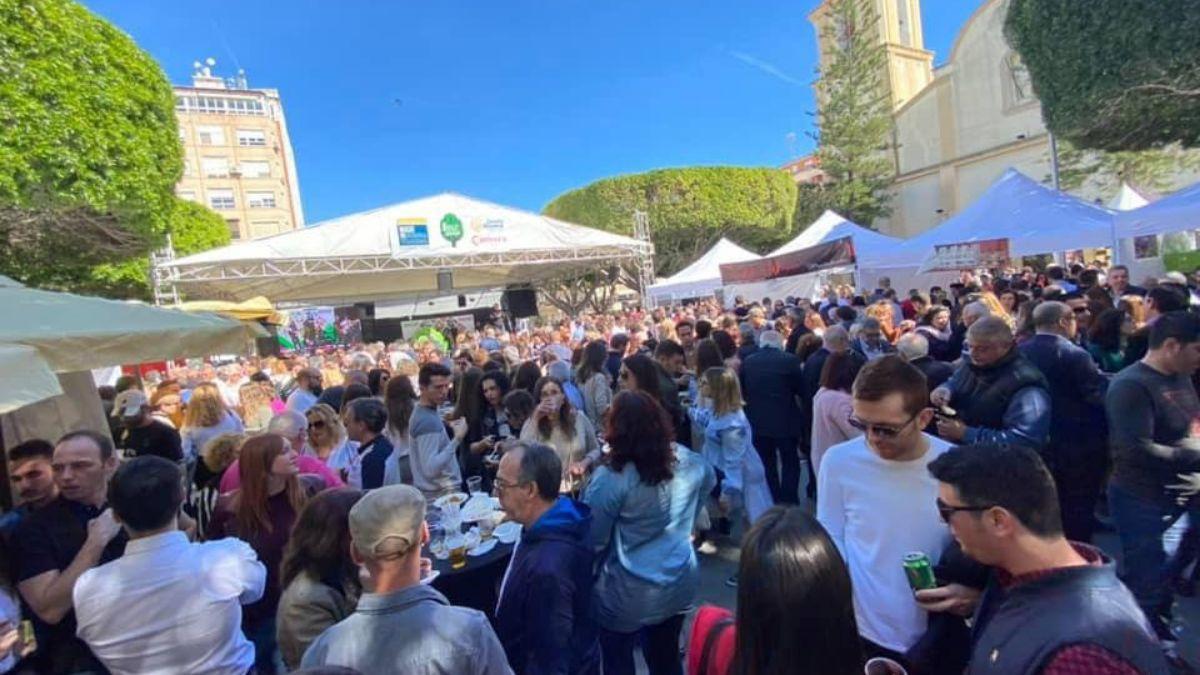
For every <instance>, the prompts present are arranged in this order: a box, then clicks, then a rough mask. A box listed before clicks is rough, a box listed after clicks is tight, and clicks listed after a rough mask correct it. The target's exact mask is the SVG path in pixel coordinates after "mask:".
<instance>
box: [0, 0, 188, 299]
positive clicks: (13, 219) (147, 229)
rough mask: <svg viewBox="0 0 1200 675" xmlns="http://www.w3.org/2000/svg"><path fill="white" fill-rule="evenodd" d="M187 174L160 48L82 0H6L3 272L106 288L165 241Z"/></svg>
mask: <svg viewBox="0 0 1200 675" xmlns="http://www.w3.org/2000/svg"><path fill="white" fill-rule="evenodd" d="M181 170H182V151H181V148H180V143H179V138H178V130H177V124H176V121H175V112H174V95H173V94H172V91H171V85H170V83H169V82H168V80H167V78H166V76H165V75H164V74H163V72H162V69H161V68H160V67H159V66H158V64H157V63H156V62H155V61H154V60H153V59H152V58H151V57H150V56H149V55H147V54H146V53H145V52H143V51H142V50H141V49H139V48H138V47H137V45H136V44H134V42H133V40H131V39H130V38H129V37H128V36H127V35H125V34H124V33H122V32H121V31H119V30H118V29H116V28H115V27H113V26H112V25H111V24H109V23H108V22H106V21H104V20H103V19H100V18H99V17H97V16H95V15H94V14H92V13H91V12H89V11H88V10H87V9H85V8H84V7H82V6H81V5H79V4H78V3H76V2H73V1H71V0H0V273H4V274H7V275H10V276H13V277H14V278H17V279H19V280H21V281H24V282H27V283H30V284H34V285H38V286H43V287H51V288H64V289H81V288H87V287H89V286H94V285H95V284H96V283H97V282H98V280H97V277H96V276H95V275H94V274H93V271H94V269H95V267H96V266H97V265H100V264H103V263H116V262H119V261H123V260H129V259H133V258H136V257H140V256H144V255H145V254H147V253H148V252H149V251H150V250H151V249H152V248H154V247H156V246H159V245H161V242H162V240H163V237H164V235H165V234H166V232H167V229H168V227H169V222H170V219H171V217H172V214H173V213H174V212H175V209H176V205H175V197H174V186H175V183H176V182H177V181H178V180H179V177H180V174H181ZM101 276H102V275H101Z"/></svg>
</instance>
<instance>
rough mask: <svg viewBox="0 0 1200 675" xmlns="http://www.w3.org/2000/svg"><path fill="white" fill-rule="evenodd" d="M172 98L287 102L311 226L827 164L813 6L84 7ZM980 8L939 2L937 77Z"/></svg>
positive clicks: (246, 3) (932, 42) (933, 19)
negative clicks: (678, 171)
mask: <svg viewBox="0 0 1200 675" xmlns="http://www.w3.org/2000/svg"><path fill="white" fill-rule="evenodd" d="M85 4H86V5H87V6H88V7H90V8H91V9H92V10H94V11H96V12H97V13H99V14H100V15H102V16H104V17H105V18H107V19H108V20H110V21H112V22H113V23H115V24H116V25H117V26H119V27H120V28H121V29H123V30H125V31H126V32H128V33H129V34H130V35H132V36H133V38H134V39H135V40H136V41H137V42H138V44H139V45H141V47H142V48H143V49H145V50H147V51H148V52H149V53H150V54H151V55H153V56H154V57H155V58H156V59H157V60H158V61H159V63H160V64H162V66H163V69H164V70H165V71H166V72H167V75H168V76H169V77H170V78H171V80H172V82H176V83H186V82H188V81H189V76H190V73H191V64H192V62H193V61H195V60H197V59H203V58H205V57H209V56H211V57H213V58H216V59H217V62H218V64H217V71H218V73H219V74H222V75H232V74H233V73H234V72H235V70H236V68H237V67H239V66H240V67H242V68H244V69H245V70H246V72H247V75H248V77H249V79H250V85H251V86H258V87H274V88H276V89H279V90H280V93H281V95H282V97H283V102H284V107H285V111H286V114H287V118H288V127H289V129H290V132H291V135H292V144H293V148H294V150H295V152H296V161H297V163H298V172H299V174H300V188H301V194H302V198H303V200H304V208H305V216H306V219H307V220H308V222H309V223H314V222H318V221H320V220H323V219H327V218H331V217H334V216H338V215H342V214H346V213H353V212H355V211H361V210H364V209H368V208H374V207H378V206H382V205H385V204H390V203H395V202H400V201H404V200H406V199H411V198H416V197H421V196H424V195H428V194H432V193H436V192H440V191H443V190H453V191H456V192H461V193H464V194H467V195H471V196H476V197H480V198H484V199H489V200H492V201H497V202H501V203H504V204H509V205H513V206H517V207H521V208H527V209H531V210H540V209H541V208H542V207H543V206H544V205H545V204H546V203H547V202H549V201H550V200H551V199H553V198H554V197H555V196H556V195H558V194H559V193H561V192H563V191H565V190H568V189H570V188H574V187H578V186H581V185H584V184H586V183H588V182H590V181H592V180H595V179H598V178H602V177H605V176H612V175H616V174H623V173H634V172H638V171H645V170H648V169H654V168H661V167H670V166H685V165H695V164H733V165H778V164H782V163H783V162H786V161H787V160H788V159H789V158H791V157H792V156H796V155H802V154H806V153H807V152H809V151H810V150H811V149H812V141H811V139H809V137H808V136H807V135H806V132H808V131H810V130H811V128H812V116H811V111H812V110H813V100H812V89H811V82H812V80H813V79H814V74H815V68H816V61H817V51H816V40H815V34H814V31H813V29H812V27H811V26H810V25H809V23H808V21H807V19H806V15H807V13H808V11H810V10H811V9H812V8H813V7H815V6H816V5H817V0H803V1H800V2H796V1H794V0H793V1H790V2H784V1H774V2H758V1H755V0H747V1H746V2H728V1H726V2H712V1H708V0H699V1H696V0H692V1H690V2H688V1H685V0H651V1H647V0H640V1H631V0H592V1H590V2H585V1H584V0H544V1H542V2H535V1H532V0H528V1H526V0H502V1H488V0H475V1H473V2H466V1H458V0H441V1H439V2H414V1H411V0H410V1H405V2H396V1H390V2H372V1H367V0H346V1H340V2H334V1H333V0H325V1H319V0H276V1H274V2H267V1H265V0H239V1H237V2H232V1H228V0H215V1H213V2H207V3H186V4H185V3H180V2H166V1H163V0H85ZM979 4H980V3H979V2H978V1H977V0H925V1H924V3H923V14H924V17H923V18H924V27H925V41H926V46H927V47H928V48H930V49H932V50H934V52H935V53H936V55H937V56H936V57H935V58H936V59H937V61H938V62H941V61H942V60H943V59H944V58H945V56H946V54H947V53H948V51H949V49H950V46H951V45H952V44H953V40H954V37H955V35H956V34H957V32H958V30H959V28H960V27H961V26H962V24H963V23H964V22H965V21H966V19H967V17H968V16H970V14H971V12H972V11H974V9H975V8H976V7H978V5H979Z"/></svg>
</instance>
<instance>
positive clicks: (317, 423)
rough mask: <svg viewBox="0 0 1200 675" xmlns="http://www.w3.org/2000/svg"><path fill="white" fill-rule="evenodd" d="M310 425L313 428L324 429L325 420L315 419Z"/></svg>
mask: <svg viewBox="0 0 1200 675" xmlns="http://www.w3.org/2000/svg"><path fill="white" fill-rule="evenodd" d="M308 426H309V427H311V428H313V429H323V428H325V420H313V421H311V422H309V423H308Z"/></svg>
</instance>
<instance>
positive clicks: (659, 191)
mask: <svg viewBox="0 0 1200 675" xmlns="http://www.w3.org/2000/svg"><path fill="white" fill-rule="evenodd" d="M795 209H796V185H795V183H794V182H792V179H791V177H790V176H788V175H787V173H785V172H783V171H780V170H779V169H775V168H770V167H761V168H743V167H691V168H679V169H661V170H658V171H649V172H646V173H640V174H634V175H628V176H617V177H614V178H605V179H602V180H598V181H596V182H594V183H591V184H590V185H586V186H584V187H581V188H578V189H576V190H571V191H570V192H566V193H564V194H561V195H559V196H558V197H556V198H554V200H553V201H551V202H550V203H549V204H547V205H546V208H545V209H544V213H545V214H546V215H548V216H550V217H552V218H558V219H560V220H565V221H568V222H572V223H577V224H580V225H586V226H588V227H595V228H598V229H601V230H607V231H609V232H617V233H620V234H625V235H630V234H632V233H633V213H634V212H635V211H645V212H646V213H647V215H648V216H649V219H650V231H651V238H652V240H653V242H654V251H655V268H656V272H657V273H658V274H659V275H660V276H669V275H671V274H674V273H675V272H677V271H679V270H680V269H682V268H683V267H686V266H687V265H688V264H689V263H691V262H692V261H693V260H695V259H696V258H698V257H699V256H700V255H701V254H702V253H703V252H704V251H705V250H707V249H708V248H709V247H711V246H712V245H713V244H715V243H716V242H717V240H718V239H720V238H721V237H723V236H725V237H729V238H731V239H733V240H735V241H737V243H738V244H740V245H742V246H744V247H746V248H748V249H755V250H758V251H759V252H764V251H766V250H769V249H771V248H774V247H776V246H779V245H780V244H782V243H783V242H785V241H787V240H788V238H789V237H791V236H792V234H793V229H792V219H793V213H794V211H795Z"/></svg>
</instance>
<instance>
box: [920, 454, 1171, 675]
mask: <svg viewBox="0 0 1200 675" xmlns="http://www.w3.org/2000/svg"><path fill="white" fill-rule="evenodd" d="M929 472H930V473H931V474H933V477H934V478H936V479H937V480H938V482H939V485H938V504H937V506H938V511H939V512H940V513H941V516H942V519H943V520H945V521H946V522H947V523H948V524H949V525H950V531H951V532H952V533H953V534H954V538H955V539H957V540H958V542H959V544H960V545H961V546H962V550H963V553H965V554H967V555H968V556H970V557H972V558H974V559H975V560H977V561H979V562H981V563H983V564H985V565H990V566H991V567H992V568H993V573H992V579H991V581H990V582H989V583H988V587H987V590H985V591H984V594H983V597H982V598H980V602H979V607H978V609H976V611H975V619H974V622H973V627H972V635H971V660H970V664H969V666H968V668H967V673H968V674H969V675H977V674H981V673H1003V674H1004V675H1022V674H1024V673H1028V674H1030V675H1033V674H1039V675H1062V674H1065V673H1100V672H1103V673H1145V674H1147V675H1157V674H1159V673H1161V674H1163V675H1165V674H1166V673H1168V672H1169V670H1168V666H1167V661H1166V659H1165V658H1164V655H1163V652H1162V648H1161V646H1160V645H1159V642H1158V640H1157V638H1156V637H1155V636H1154V633H1153V631H1152V630H1151V628H1150V624H1149V622H1148V621H1147V620H1146V616H1145V614H1143V613H1142V611H1141V609H1140V608H1139V607H1138V605H1137V602H1136V601H1135V600H1134V599H1133V594H1131V593H1130V592H1129V589H1127V588H1125V586H1124V585H1123V584H1122V583H1121V582H1120V581H1119V580H1118V579H1117V573H1116V564H1115V563H1114V562H1113V561H1112V559H1111V558H1108V557H1107V556H1105V555H1104V554H1103V553H1102V552H1101V551H1100V550H1099V549H1096V548H1093V547H1091V546H1088V545H1086V544H1079V543H1072V542H1069V541H1067V539H1066V538H1065V537H1064V536H1063V530H1062V521H1061V519H1060V518H1059V512H1058V498H1057V496H1056V495H1055V491H1054V479H1053V478H1052V477H1051V476H1050V472H1049V471H1048V470H1047V469H1046V465H1045V464H1044V463H1042V460H1041V458H1040V457H1039V456H1038V455H1037V453H1035V452H1034V451H1032V450H1030V449H1028V448H1025V447H1021V446H995V445H987V446H966V447H959V448H954V449H951V450H949V451H947V452H946V453H945V454H943V455H942V456H941V457H938V458H937V459H935V460H934V461H933V462H931V463H930V464H929ZM924 593H927V591H918V592H917V600H918V601H921V599H922V594H924Z"/></svg>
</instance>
